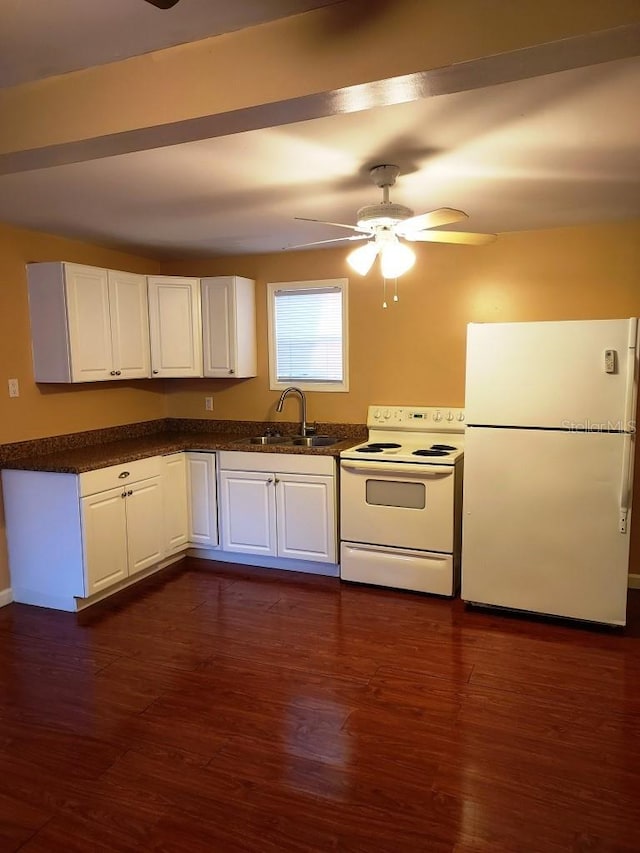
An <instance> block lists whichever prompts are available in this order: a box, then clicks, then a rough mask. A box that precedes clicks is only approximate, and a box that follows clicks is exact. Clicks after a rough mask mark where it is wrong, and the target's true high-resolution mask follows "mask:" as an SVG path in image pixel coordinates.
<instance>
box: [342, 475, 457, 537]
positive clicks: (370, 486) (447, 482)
mask: <svg viewBox="0 0 640 853" xmlns="http://www.w3.org/2000/svg"><path fill="white" fill-rule="evenodd" d="M454 474H455V468H454V467H453V466H446V465H428V464H427V465H411V464H409V463H401V462H360V461H356V460H350V459H343V460H342V461H341V463H340V505H341V537H340V538H341V539H343V540H347V541H349V542H363V543H368V544H370V545H390V546H395V547H398V548H414V549H417V550H421V551H439V552H442V553H451V552H452V551H453V528H454V522H453V516H454V479H455V477H454Z"/></svg>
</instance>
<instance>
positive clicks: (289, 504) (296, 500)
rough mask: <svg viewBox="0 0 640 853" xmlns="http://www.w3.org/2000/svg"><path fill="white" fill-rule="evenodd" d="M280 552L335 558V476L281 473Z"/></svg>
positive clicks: (300, 556)
mask: <svg viewBox="0 0 640 853" xmlns="http://www.w3.org/2000/svg"><path fill="white" fill-rule="evenodd" d="M276 501H277V508H278V514H277V518H278V556H279V557H293V558H296V559H299V560H316V561H318V562H325V563H335V562H336V535H337V531H336V502H335V478H334V477H324V476H316V475H313V476H311V475H305V474H278V475H277V485H276Z"/></svg>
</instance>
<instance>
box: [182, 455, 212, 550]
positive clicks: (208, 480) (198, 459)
mask: <svg viewBox="0 0 640 853" xmlns="http://www.w3.org/2000/svg"><path fill="white" fill-rule="evenodd" d="M185 456H186V464H187V504H188V518H189V521H188V531H189V532H188V539H189V542H190V543H191V544H192V545H200V546H202V547H205V548H214V547H215V546H216V545H217V544H218V501H217V489H216V455H215V453H206V452H198V451H189V452H188V453H186V454H185Z"/></svg>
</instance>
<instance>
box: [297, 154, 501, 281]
mask: <svg viewBox="0 0 640 853" xmlns="http://www.w3.org/2000/svg"><path fill="white" fill-rule="evenodd" d="M369 174H370V175H371V180H372V181H373V183H374V184H375V185H376V186H378V187H380V189H381V190H382V201H381V202H380V203H379V204H368V205H365V207H361V208H360V210H358V213H357V223H356V225H347V224H345V223H344V222H327V221H326V220H323V219H309V218H307V217H305V216H296V217H295V218H296V219H298V220H301V221H303V222H319V223H322V224H324V225H335V226H336V227H338V228H348V229H349V230H350V231H355V232H356V233H355V234H353V235H350V236H348V237H334V238H333V239H331V240H316V241H315V242H313V243H301V244H299V245H297V246H290V247H289V248H292V249H294V248H295V249H299V248H304V247H306V246H319V245H321V244H326V243H338V242H341V241H345V240H349V241H351V240H367V241H368V242H367V243H365V244H364V245H363V246H360V247H358V248H357V249H356V250H355V251H353V252H352V253H351V254H350V255H349V257H348V258H347V260H348V261H349V264H350V265H351V266H352V267H353V268H354V269H355V270H356V272H359V273H360V274H361V275H366V274H367V273H368V272H369V270H370V269H371V267H372V266H373V262H374V261H375V259H376V257H377V256H378V255H380V262H381V267H382V274H383V276H384V277H385V278H396V277H397V276H399V275H402V273H403V272H406V271H407V270H408V269H409V268H410V267H411V266H412V265H413V262H414V261H415V255H414V253H413V252H412V251H411V249H410V248H409V246H406V245H405V244H404V243H401V242H400V240H407V241H410V242H413V241H417V242H427V243H458V244H463V245H467V246H481V245H483V244H485V243H490V242H492V241H493V240H495V239H496V235H495V234H475V233H471V232H468V231H432V230H430V229H433V228H438V227H439V226H441V225H449V224H451V223H452V222H460V221H461V220H462V219H467V214H466V213H463V211H461V210H453V209H452V208H450V207H440V208H438V209H437V210H431V211H430V212H429V213H421V214H418V215H417V216H416V215H414V212H413V210H411V208H409V207H405V206H404V205H403V204H396V203H395V202H391V201H389V187H392V186H393V185H394V184H395V182H396V178H397V177H398V175H399V174H400V169H399V167H398V166H393V165H389V164H382V165H379V166H373V168H371V169H370V170H369Z"/></svg>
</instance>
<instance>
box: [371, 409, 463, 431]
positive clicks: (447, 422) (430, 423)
mask: <svg viewBox="0 0 640 853" xmlns="http://www.w3.org/2000/svg"><path fill="white" fill-rule="evenodd" d="M367 426H368V427H369V428H372V427H373V428H375V427H377V428H378V429H380V428H383V429H403V430H421V431H429V432H436V431H437V432H461V431H462V430H464V426H465V422H464V409H456V408H453V407H451V406H369V411H368V413H367Z"/></svg>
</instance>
